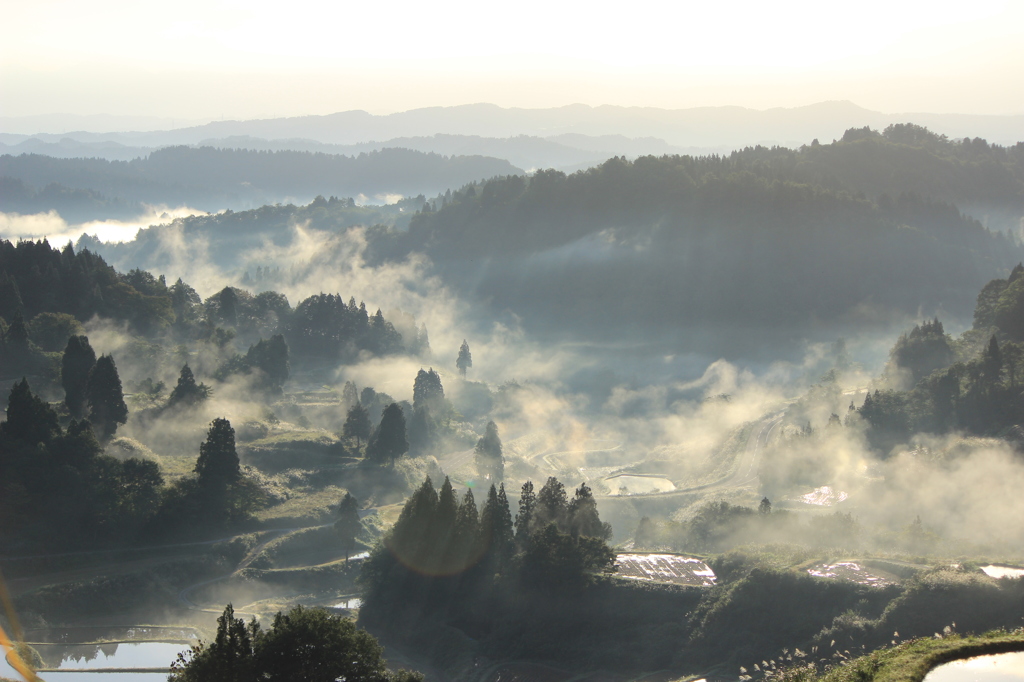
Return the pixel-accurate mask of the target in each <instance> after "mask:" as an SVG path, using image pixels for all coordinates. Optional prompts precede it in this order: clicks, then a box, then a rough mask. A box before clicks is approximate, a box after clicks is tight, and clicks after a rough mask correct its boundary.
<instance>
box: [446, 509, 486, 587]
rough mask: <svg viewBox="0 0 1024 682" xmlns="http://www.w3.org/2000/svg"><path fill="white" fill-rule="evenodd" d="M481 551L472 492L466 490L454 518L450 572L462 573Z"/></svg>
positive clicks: (478, 517) (472, 563)
mask: <svg viewBox="0 0 1024 682" xmlns="http://www.w3.org/2000/svg"><path fill="white" fill-rule="evenodd" d="M481 551H482V547H481V545H480V516H479V512H478V510H477V508H476V499H475V498H474V497H473V491H472V490H471V489H467V490H466V493H465V495H463V496H462V503H461V504H460V505H459V509H458V512H457V513H456V516H455V527H454V532H453V534H452V549H451V559H450V562H451V564H452V566H451V568H452V570H453V571H462V570H465V569H466V568H468V567H469V566H472V565H474V564H475V563H476V561H477V559H479V558H480V553H481Z"/></svg>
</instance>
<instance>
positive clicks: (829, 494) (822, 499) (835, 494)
mask: <svg viewBox="0 0 1024 682" xmlns="http://www.w3.org/2000/svg"><path fill="white" fill-rule="evenodd" d="M847 497H848V495H847V494H846V493H844V492H843V491H841V490H833V489H832V487H831V486H827V485H823V486H821V487H820V488H815V489H814V490H812V491H811V492H809V493H807V494H806V495H801V496H800V501H801V502H803V503H804V504H813V505H816V506H819V507H831V506H832V505H834V504H839V503H840V502H842V501H843V500H845V499H846V498H847Z"/></svg>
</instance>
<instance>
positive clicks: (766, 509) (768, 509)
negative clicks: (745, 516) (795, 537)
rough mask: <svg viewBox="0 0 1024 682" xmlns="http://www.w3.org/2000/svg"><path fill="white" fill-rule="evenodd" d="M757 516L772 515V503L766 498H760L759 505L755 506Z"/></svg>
mask: <svg viewBox="0 0 1024 682" xmlns="http://www.w3.org/2000/svg"><path fill="white" fill-rule="evenodd" d="M757 511H758V513H759V514H771V513H772V502H771V500H769V499H768V498H767V497H762V498H761V504H759V505H758V506H757Z"/></svg>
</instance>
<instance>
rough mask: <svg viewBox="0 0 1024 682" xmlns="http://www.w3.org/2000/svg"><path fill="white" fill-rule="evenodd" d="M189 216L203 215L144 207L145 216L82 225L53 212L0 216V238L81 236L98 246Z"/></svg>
mask: <svg viewBox="0 0 1024 682" xmlns="http://www.w3.org/2000/svg"><path fill="white" fill-rule="evenodd" d="M192 215H207V214H206V213H205V212H203V211H199V210H197V209H194V208H188V207H185V206H181V207H178V208H169V207H167V206H164V205H160V206H146V212H145V213H143V214H142V215H139V216H137V217H135V218H132V219H131V220H92V221H89V222H86V223H79V224H69V223H68V222H67V221H66V220H64V219H63V218H62V217H61V216H60V214H59V213H58V212H57V211H52V210H51V211H49V212H47V213H34V214H29V215H21V214H19V213H3V212H0V238H3V239H10V240H17V239H32V240H38V239H44V238H45V239H47V240H48V241H49V242H50V243H51V244H64V243H67V242H68V241H72V242H74V241H77V240H78V238H79V237H81V236H82V235H83V234H88V235H91V236H94V237H96V238H97V239H99V240H100V241H102V242H126V241H131V240H133V239H135V236H136V235H137V234H138V232H139V230H143V229H145V228H147V227H151V226H154V225H165V224H167V223H170V222H172V221H173V220H174V219H176V218H183V217H186V216H192Z"/></svg>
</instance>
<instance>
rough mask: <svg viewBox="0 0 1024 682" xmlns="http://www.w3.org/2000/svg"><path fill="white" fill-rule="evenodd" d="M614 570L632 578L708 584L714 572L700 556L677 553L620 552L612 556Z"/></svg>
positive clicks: (685, 583) (622, 575)
mask: <svg viewBox="0 0 1024 682" xmlns="http://www.w3.org/2000/svg"><path fill="white" fill-rule="evenodd" d="M615 571H616V574H617V575H618V576H620V577H622V578H630V579H632V580H650V581H656V582H668V583H675V584H677V585H694V586H699V587H710V586H712V585H714V584H715V579H716V578H715V572H714V571H712V570H711V568H710V567H709V566H708V565H707V564H706V563H704V562H703V561H702V560H700V559H695V558H693V557H685V556H680V555H678V554H619V555H618V556H617V557H616V558H615Z"/></svg>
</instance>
